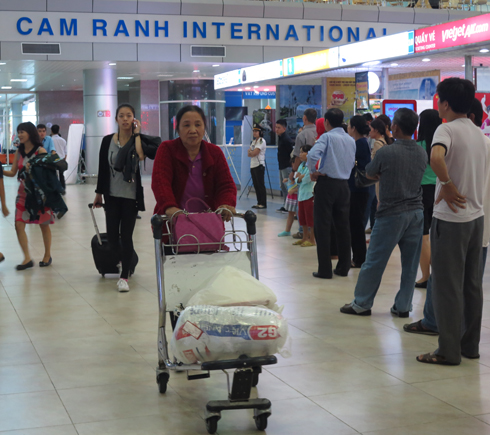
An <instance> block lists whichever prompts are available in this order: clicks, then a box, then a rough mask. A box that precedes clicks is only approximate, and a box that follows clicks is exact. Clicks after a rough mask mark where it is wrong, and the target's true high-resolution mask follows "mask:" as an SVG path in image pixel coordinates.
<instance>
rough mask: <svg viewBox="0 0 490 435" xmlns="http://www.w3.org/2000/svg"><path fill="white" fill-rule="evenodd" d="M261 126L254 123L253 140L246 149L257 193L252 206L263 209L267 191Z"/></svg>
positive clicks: (264, 150)
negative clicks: (255, 201) (254, 203)
mask: <svg viewBox="0 0 490 435" xmlns="http://www.w3.org/2000/svg"><path fill="white" fill-rule="evenodd" d="M262 136H263V134H262V128H261V127H260V126H259V125H258V124H255V125H254V129H253V137H254V139H253V141H252V143H251V144H250V148H249V149H248V153H247V155H248V157H250V173H251V175H252V182H253V185H254V189H255V194H256V195H257V205H254V206H252V208H257V209H264V208H267V191H266V189H265V178H264V176H265V152H266V148H267V144H266V142H265V139H264V138H263V137H262Z"/></svg>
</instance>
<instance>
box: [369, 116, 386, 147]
mask: <svg viewBox="0 0 490 435" xmlns="http://www.w3.org/2000/svg"><path fill="white" fill-rule="evenodd" d="M369 127H371V129H373V130H376V131H377V132H378V133H379V134H380V135H381V136H383V137H384V138H385V142H386V143H388V141H389V138H388V135H387V134H386V124H385V123H384V122H383V121H382V120H381V119H379V118H376V119H375V120H374V121H373V122H371V124H369Z"/></svg>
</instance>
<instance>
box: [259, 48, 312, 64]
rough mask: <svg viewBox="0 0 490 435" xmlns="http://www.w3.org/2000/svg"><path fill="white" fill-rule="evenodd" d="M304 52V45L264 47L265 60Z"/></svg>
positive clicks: (268, 60) (269, 60) (283, 57)
mask: <svg viewBox="0 0 490 435" xmlns="http://www.w3.org/2000/svg"><path fill="white" fill-rule="evenodd" d="M300 54H303V47H264V62H271V61H273V60H278V59H285V58H286V57H293V56H299V55H300Z"/></svg>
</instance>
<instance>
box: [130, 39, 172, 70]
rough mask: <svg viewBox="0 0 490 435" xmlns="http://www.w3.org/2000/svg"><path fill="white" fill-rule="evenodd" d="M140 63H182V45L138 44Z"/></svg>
mask: <svg viewBox="0 0 490 435" xmlns="http://www.w3.org/2000/svg"><path fill="white" fill-rule="evenodd" d="M138 61H141V62H143V61H160V62H180V45H179V44H165V45H164V44H138ZM162 72H164V71H162Z"/></svg>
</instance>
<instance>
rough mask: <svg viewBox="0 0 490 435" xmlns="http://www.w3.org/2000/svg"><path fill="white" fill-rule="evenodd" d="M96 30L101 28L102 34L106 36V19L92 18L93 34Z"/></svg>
mask: <svg viewBox="0 0 490 435" xmlns="http://www.w3.org/2000/svg"><path fill="white" fill-rule="evenodd" d="M97 30H102V35H104V36H107V21H106V20H94V21H93V33H94V36H97Z"/></svg>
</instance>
